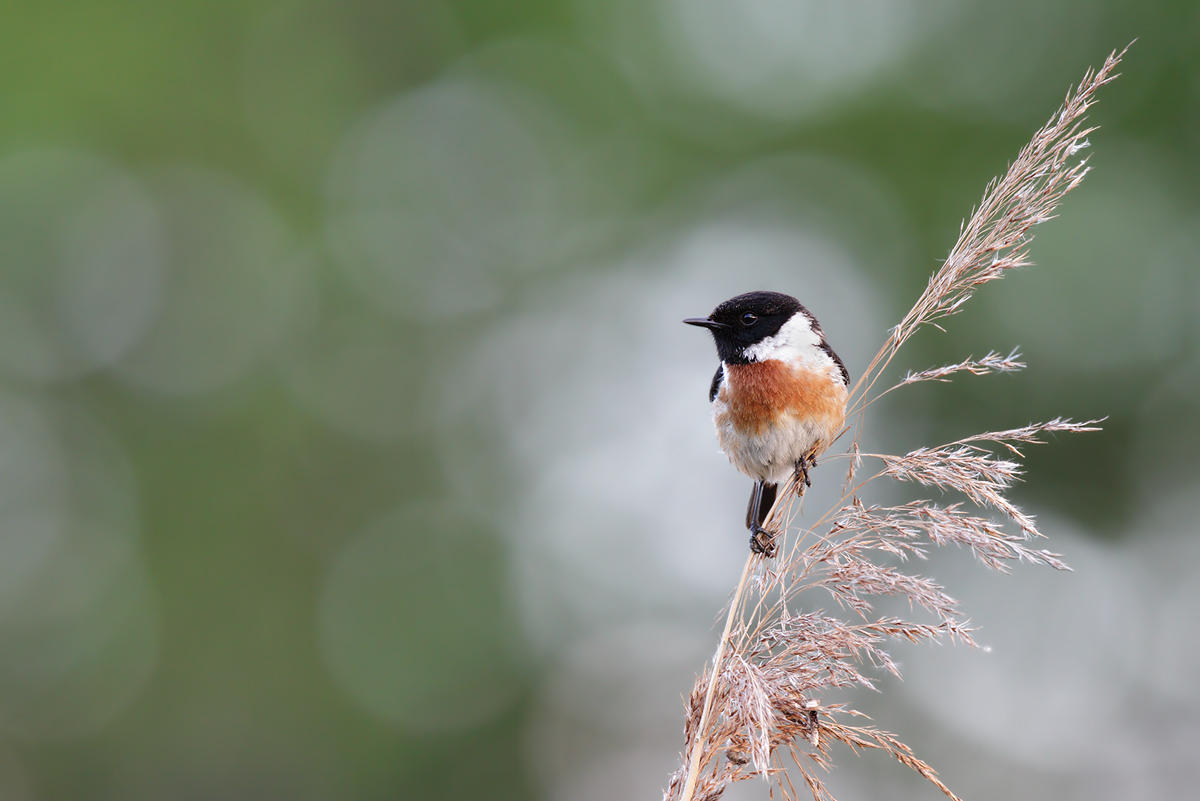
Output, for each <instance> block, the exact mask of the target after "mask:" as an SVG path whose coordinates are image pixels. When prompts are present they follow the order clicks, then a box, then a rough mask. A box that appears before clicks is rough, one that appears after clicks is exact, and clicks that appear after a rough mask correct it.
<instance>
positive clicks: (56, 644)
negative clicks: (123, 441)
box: [0, 393, 158, 740]
mask: <svg viewBox="0 0 1200 801" xmlns="http://www.w3.org/2000/svg"><path fill="white" fill-rule="evenodd" d="M13 423H19V424H21V425H22V426H26V427H27V428H26V429H25V430H26V431H27V432H28V431H36V432H37V435H36V436H32V435H29V434H26V436H25V438H24V439H23V440H18V441H14V439H13V438H12V437H9V436H6V435H5V430H6V428H7V427H8V426H10V425H12V424H13ZM14 445H16V446H20V447H19V448H18V450H19V452H18V453H14V451H13V448H14ZM39 449H40V451H41V453H39V452H38V451H39ZM14 456H20V457H22V458H24V459H26V460H28V463H29V464H30V465H31V466H33V467H34V468H35V469H34V470H33V471H32V472H31V473H30V478H29V479H27V480H25V481H23V482H9V481H7V480H6V481H4V490H5V496H6V497H5V498H4V499H3V501H4V503H3V509H2V510H0V515H3V518H4V519H3V523H4V537H3V546H2V548H3V550H4V551H5V553H4V554H3V555H4V556H11V555H13V551H14V548H13V540H12V537H13V536H14V532H15V531H18V532H19V531H21V530H22V529H21V526H22V525H24V526H29V525H30V523H31V521H34V522H37V523H40V525H38V526H36V527H35V530H33V531H30V530H29V529H28V528H26V529H25V530H24V533H25V535H26V539H28V536H31V535H32V534H40V535H41V536H42V537H43V538H44V539H43V541H42V543H41V547H40V548H39V549H38V550H39V553H38V559H37V560H36V561H34V560H29V559H25V560H23V563H22V565H21V567H22V568H23V573H20V574H18V572H17V571H16V569H15V568H12V567H6V568H5V570H4V571H0V731H4V732H6V733H7V734H9V735H10V736H13V737H17V738H20V739H34V740H44V739H49V740H57V739H62V738H70V737H78V736H81V735H84V734H88V733H90V732H93V731H95V730H96V729H98V728H100V727H101V726H103V725H105V724H106V723H108V722H109V721H111V720H112V719H113V717H114V716H115V715H117V714H118V713H119V712H120V711H121V710H123V709H124V708H125V707H126V706H127V705H128V704H129V703H130V701H132V700H133V698H135V697H136V695H137V694H138V692H139V691H140V690H141V688H142V687H143V686H144V685H145V682H146V680H147V678H148V677H149V675H150V672H151V670H152V668H153V666H154V663H155V661H156V656H157V643H158V615H157V606H156V603H155V600H154V597H153V594H152V592H151V589H150V585H149V582H148V580H147V576H146V574H145V568H144V565H143V564H142V561H141V557H140V554H139V553H138V549H137V545H136V536H137V527H138V503H137V494H136V490H135V486H134V480H133V475H132V471H131V469H130V466H129V464H128V461H127V460H126V457H125V455H124V453H123V451H122V449H121V448H120V446H119V444H118V443H117V442H116V441H115V440H114V439H113V438H112V437H111V436H110V435H109V434H108V433H107V432H106V431H104V430H103V429H102V428H100V427H99V426H98V425H97V424H96V423H95V422H94V421H93V420H92V419H91V418H90V417H88V416H86V415H85V414H83V413H82V412H80V411H79V410H77V409H74V408H72V407H65V406H61V405H59V404H51V403H46V402H40V403H39V402H38V401H37V400H36V399H33V398H29V397H19V396H12V395H10V394H8V393H0V465H7V464H8V463H9V462H10V460H11V459H12V458H13V457H14ZM40 462H41V463H44V464H43V467H42V469H36V468H38V465H39V463H40ZM51 467H53V468H54V470H53V471H52V470H51V469H50V468H51ZM0 472H4V473H6V472H7V471H6V470H3V468H0ZM6 478H8V476H6V475H0V479H6ZM43 485H46V486H43ZM39 515H40V516H41V517H42V518H43V520H41V521H37V519H36V518H37V517H38V516H39ZM12 516H17V519H16V520H14V519H12ZM46 520H51V521H53V522H54V524H55V526H56V529H55V530H54V531H50V529H49V525H47V523H46V522H45V521H46ZM26 550H28V549H26Z"/></svg>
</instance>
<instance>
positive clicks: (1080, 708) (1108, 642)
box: [0, 0, 1200, 801]
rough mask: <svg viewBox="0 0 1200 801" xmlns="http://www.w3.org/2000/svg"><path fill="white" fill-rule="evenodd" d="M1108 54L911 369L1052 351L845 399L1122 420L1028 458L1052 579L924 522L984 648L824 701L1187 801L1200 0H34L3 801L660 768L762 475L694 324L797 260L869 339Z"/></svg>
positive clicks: (1037, 791) (843, 341)
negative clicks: (1078, 147) (1013, 218)
mask: <svg viewBox="0 0 1200 801" xmlns="http://www.w3.org/2000/svg"><path fill="white" fill-rule="evenodd" d="M1135 37H1136V38H1137V39H1138V42H1137V44H1136V45H1135V46H1134V47H1133V49H1132V50H1131V51H1130V54H1129V56H1128V58H1127V60H1126V62H1125V64H1123V65H1122V69H1121V72H1123V73H1124V74H1123V77H1122V78H1121V79H1120V80H1119V81H1118V82H1117V83H1116V84H1114V85H1112V86H1109V87H1107V88H1105V89H1104V90H1103V91H1102V92H1101V95H1100V104H1099V105H1098V106H1097V107H1096V109H1095V110H1094V112H1093V114H1092V116H1091V122H1093V123H1095V124H1100V125H1102V126H1103V127H1102V129H1101V130H1100V131H1099V132H1098V133H1096V134H1094V135H1093V136H1092V143H1093V148H1092V150H1091V151H1089V152H1091V153H1092V154H1093V156H1092V158H1093V161H1092V164H1093V165H1094V167H1095V171H1094V173H1093V174H1092V175H1091V176H1090V177H1089V178H1088V180H1087V181H1086V182H1085V184H1084V185H1083V186H1082V187H1081V188H1080V189H1079V190H1077V192H1075V193H1074V194H1072V195H1071V196H1070V197H1068V199H1067V201H1066V202H1065V204H1064V206H1063V207H1062V210H1061V214H1060V217H1059V219H1056V220H1054V221H1053V222H1051V223H1049V224H1047V225H1046V226H1043V228H1042V229H1041V230H1039V231H1038V232H1037V233H1038V238H1037V240H1036V242H1035V244H1034V246H1033V256H1034V259H1035V260H1036V261H1037V262H1038V264H1037V267H1036V268H1034V269H1031V270H1029V271H1025V272H1023V273H1021V274H1016V275H1011V276H1009V277H1007V278H1006V279H1005V280H1004V281H1003V282H1000V284H996V285H992V286H989V287H986V288H985V289H984V291H983V292H981V294H980V296H979V297H978V298H976V299H975V300H973V301H972V302H971V303H970V305H969V306H968V307H967V311H966V313H964V314H963V315H961V316H960V317H958V318H954V319H953V320H951V321H950V324H949V325H948V332H947V333H946V334H940V333H937V332H933V331H930V332H926V333H925V334H923V335H922V336H921V337H919V338H918V339H917V340H916V341H914V342H913V343H912V345H911V346H909V347H908V348H906V350H905V351H904V353H903V358H902V359H901V362H902V363H901V364H899V365H897V367H898V369H899V370H901V371H902V370H905V369H909V368H912V369H923V368H925V367H929V366H932V365H935V364H939V363H943V362H946V361H958V360H960V359H962V358H965V357H966V356H968V355H971V354H974V355H976V356H980V355H982V354H983V353H985V352H986V351H988V350H989V349H993V348H994V349H997V350H1001V351H1003V352H1005V353H1007V352H1008V350H1009V349H1011V348H1012V347H1014V346H1019V347H1020V348H1021V350H1022V352H1023V353H1024V354H1025V356H1026V358H1027V360H1028V362H1029V364H1030V368H1029V369H1028V370H1027V371H1026V372H1024V373H1022V374H1019V375H1016V376H996V377H987V378H967V379H960V380H958V381H956V382H955V383H953V384H949V385H935V386H921V387H913V388H911V389H910V390H909V391H906V392H905V393H899V394H897V395H896V396H895V402H894V403H892V404H891V405H890V406H888V407H887V408H885V409H881V410H880V412H879V415H878V416H877V417H876V418H875V419H874V420H873V421H872V424H871V427H870V429H869V433H868V437H869V441H870V443H871V446H872V447H876V448H891V449H901V448H910V447H914V446H916V445H918V444H934V443H937V442H941V441H944V440H946V439H951V438H956V437H958V436H963V435H965V434H968V433H973V432H975V431H979V430H983V429H988V428H991V429H997V428H1006V427H1010V426H1016V425H1022V424H1025V423H1028V422H1030V421H1032V420H1036V419H1046V418H1049V417H1053V416H1056V415H1059V414H1062V415H1069V416H1072V417H1075V418H1077V419H1086V418H1091V417H1101V416H1108V421H1107V422H1106V423H1105V430H1104V432H1103V433H1101V434H1093V435H1087V436H1082V437H1076V438H1068V439H1063V440H1061V441H1058V442H1055V443H1053V444H1051V445H1049V446H1045V447H1041V448H1036V449H1033V450H1032V452H1031V453H1030V459H1029V476H1028V479H1029V480H1028V481H1027V483H1026V484H1024V485H1023V486H1021V487H1020V488H1019V489H1018V490H1017V491H1016V496H1017V498H1018V500H1020V501H1021V502H1022V503H1023V504H1025V505H1026V506H1027V507H1028V508H1029V509H1030V510H1032V511H1033V512H1035V513H1037V514H1038V515H1039V519H1040V520H1041V522H1042V525H1043V528H1044V530H1045V531H1046V532H1047V533H1048V534H1049V535H1050V537H1051V547H1052V548H1054V549H1056V550H1061V551H1063V552H1064V553H1065V554H1066V558H1067V560H1068V561H1069V562H1071V563H1072V564H1073V565H1074V566H1075V568H1076V572H1075V573H1072V574H1067V575H1060V574H1051V573H1050V572H1049V571H1039V570H1035V569H1032V568H1026V569H1018V570H1017V572H1016V575H1015V576H1012V577H1007V578H1003V577H1001V578H997V577H994V576H989V575H986V574H985V573H984V571H983V569H982V568H980V567H978V566H974V565H972V564H971V563H970V560H969V558H967V557H966V555H964V554H953V553H951V554H944V555H938V556H937V557H936V558H934V559H933V560H931V563H930V564H929V565H927V566H926V565H922V566H921V567H922V568H927V569H928V570H929V571H930V572H933V573H934V574H935V575H936V576H938V577H939V578H941V579H943V580H944V581H945V582H946V583H947V585H948V587H949V590H950V592H951V593H952V594H954V595H956V596H959V597H961V598H962V599H963V600H964V602H965V605H966V612H967V614H968V616H970V617H971V618H972V619H973V620H974V621H975V622H976V623H977V624H980V625H981V626H982V631H981V635H980V638H981V640H982V641H983V642H985V643H986V644H988V645H990V646H992V650H991V652H990V653H985V652H967V651H964V650H963V649H961V648H926V649H923V650H915V649H899V654H900V656H901V658H902V661H903V667H904V669H905V672H906V677H907V680H906V681H905V682H904V683H900V682H895V681H888V680H884V681H882V683H881V686H882V687H883V688H884V689H885V692H884V693H883V694H882V695H861V696H854V697H853V700H855V702H856V703H858V704H859V705H860V706H862V708H864V709H865V710H866V711H868V712H870V713H872V714H873V716H874V717H875V718H876V720H877V721H878V722H879V723H880V724H881V725H882V726H884V727H885V728H889V729H891V730H893V731H896V732H897V733H899V734H900V735H901V737H902V739H904V740H905V741H906V742H909V743H910V744H911V745H913V746H914V747H915V748H916V749H917V752H918V754H919V755H921V756H922V757H924V758H926V759H928V760H929V761H930V762H932V763H933V764H934V765H935V766H936V767H938V768H939V769H940V770H941V771H942V774H943V778H945V780H946V781H947V782H948V783H949V785H950V786H951V787H952V788H954V789H955V790H956V791H958V792H959V793H960V794H962V795H964V796H965V797H968V798H973V799H987V798H997V799H999V798H1010V797H1014V796H1020V797H1025V798H1056V799H1059V798H1076V797H1078V798H1083V797H1086V798H1089V799H1102V798H1118V797H1120V798H1124V797H1130V796H1132V797H1158V796H1161V797H1182V796H1184V795H1186V794H1188V793H1189V792H1191V791H1192V788H1194V787H1195V784H1196V781H1197V779H1200V768H1198V767H1197V762H1196V759H1195V753H1196V752H1197V749H1198V748H1200V715H1197V711H1198V710H1200V689H1198V687H1197V684H1196V681H1195V677H1196V676H1197V675H1200V638H1198V637H1197V636H1196V634H1195V621H1196V619H1197V618H1198V617H1200V544H1198V539H1197V535H1196V533H1197V524H1196V520H1197V512H1198V511H1200V464H1198V463H1197V455H1200V416H1198V414H1197V412H1198V411H1200V363H1198V361H1197V355H1198V345H1200V281H1198V280H1197V276H1198V272H1197V256H1196V254H1197V252H1198V248H1200V213H1198V212H1200V4H1197V3H1187V2H1166V1H1163V2H1145V1H1144V0H1142V1H1141V2H1130V1H1128V0H1107V2H1098V1H1097V0H1057V1H1056V2H1043V1H1042V0H1016V2H1006V3H994V2H985V0H841V1H840V2H837V3H827V2H818V1H817V0H724V1H722V0H574V2H571V0H528V1H524V0H504V1H503V2H498V1H496V0H490V1H489V0H419V1H418V0H413V1H412V2H390V3H389V2H376V1H373V0H344V1H342V2H334V0H296V1H294V2H292V1H285V2H277V1H274V0H272V1H271V2H257V1H251V2H242V3H225V2H199V1H198V0H179V1H178V2H173V3H161V2H146V1H145V0H141V1H133V0H131V1H130V2H64V1H62V0H41V2H17V1H15V0H13V1H10V2H6V3H4V4H3V14H2V16H0V798H3V799H6V800H7V799H18V800H20V801H25V800H26V799H77V798H89V799H152V798H153V799H181V800H184V799H186V800H191V799H209V798H214V799H215V798H221V799H385V798H398V799H410V798H411V799H460V798H461V799H468V798H470V799H474V798H488V799H570V800H571V801H575V800H576V799H616V798H656V797H658V794H659V793H660V792H661V788H662V787H663V786H664V785H665V783H666V779H667V776H668V774H669V773H670V771H672V770H674V768H675V765H676V764H677V758H678V750H679V748H680V747H681V745H682V732H681V728H682V714H681V713H682V705H681V703H680V694H681V693H683V692H685V691H686V690H687V689H688V688H689V687H690V685H691V681H692V678H693V676H694V674H695V672H696V671H698V670H699V669H700V667H701V665H702V664H703V662H704V660H705V658H707V656H708V655H709V653H710V652H711V648H712V646H713V644H714V642H715V638H716V632H715V630H714V628H713V620H714V617H715V616H716V615H717V613H718V611H719V609H720V606H721V605H722V603H723V602H724V600H725V597H726V593H727V592H728V591H729V590H730V589H731V587H732V586H733V583H734V581H735V578H736V574H737V571H738V570H739V569H740V566H741V562H742V554H743V553H744V548H745V534H744V532H743V531H742V529H741V526H740V517H741V513H742V509H743V504H744V496H745V494H746V492H747V491H748V482H747V481H746V480H745V479H744V478H743V477H741V476H739V475H738V474H736V472H735V471H733V470H732V469H731V468H730V467H729V466H728V465H727V464H726V463H725V460H724V458H723V457H722V456H720V454H718V453H716V446H715V441H714V438H713V434H712V431H711V429H710V426H709V423H708V411H707V408H706V403H705V391H706V389H707V386H708V381H709V378H710V376H711V372H712V369H713V367H714V366H715V365H714V362H715V357H714V355H713V353H712V348H711V343H709V342H708V341H707V339H706V338H705V337H703V336H702V335H701V334H698V333H697V332H695V331H693V330H691V329H687V328H686V327H684V326H680V325H679V324H678V321H679V320H680V319H681V318H682V317H685V316H694V315H703V314H706V313H707V312H708V311H709V310H710V309H711V308H712V307H713V306H714V305H715V304H716V303H717V302H719V301H721V300H723V299H724V298H726V297H728V296H730V295H732V294H735V293H737V292H741V291H748V290H751V289H760V288H761V289H766V288H770V289H776V290H780V291H785V292H789V293H791V294H794V295H796V296H798V297H800V298H801V300H802V301H803V302H805V303H806V304H807V305H808V306H809V307H810V308H811V309H812V310H813V311H814V312H815V313H816V314H817V315H818V316H819V317H820V318H821V320H822V322H823V323H824V325H825V329H826V331H827V333H828V334H829V338H830V341H831V342H832V343H833V345H834V347H835V348H836V349H837V350H838V351H839V352H840V353H841V354H842V355H843V357H844V358H845V360H846V362H847V365H848V366H849V368H850V371H851V373H852V374H853V375H855V376H857V375H858V374H859V373H861V371H862V370H863V369H864V368H865V366H866V364H867V361H869V358H870V356H871V354H873V352H874V350H875V349H876V347H877V346H878V344H879V342H880V341H881V340H882V338H883V336H884V334H885V332H886V330H887V328H888V327H889V326H891V325H892V324H894V323H895V322H896V321H897V320H899V318H900V316H901V315H902V313H903V312H904V311H905V310H906V309H907V308H908V305H909V304H910V303H911V301H912V300H913V299H914V298H915V297H916V295H917V293H918V292H919V291H920V289H921V288H922V287H923V286H924V282H925V280H926V278H927V276H928V275H929V273H930V272H931V271H932V270H933V269H935V268H936V266H937V264H938V259H939V258H942V257H944V256H945V254H946V253H947V252H948V250H949V248H950V246H951V245H952V244H953V241H954V239H955V237H956V235H957V232H958V226H959V223H960V221H961V220H962V219H963V218H964V217H965V216H967V215H968V214H969V213H970V210H971V207H972V205H973V204H974V203H975V202H976V201H977V200H978V198H979V196H980V195H981V193H982V190H983V187H984V185H985V183H986V181H987V180H988V179H989V178H990V177H992V176H993V175H995V174H998V173H1000V172H1002V171H1003V170H1004V168H1005V166H1006V164H1007V162H1008V160H1009V159H1011V158H1013V157H1014V156H1015V154H1016V153H1017V150H1018V149H1019V148H1020V146H1021V145H1022V144H1023V143H1024V142H1025V141H1027V139H1028V138H1029V136H1030V135H1031V134H1032V133H1033V131H1034V130H1035V129H1036V128H1037V127H1038V126H1039V125H1040V124H1041V123H1042V122H1044V121H1045V120H1046V119H1047V118H1049V116H1050V114H1051V113H1052V112H1053V111H1054V109H1055V108H1056V107H1057V105H1058V104H1059V102H1060V101H1061V99H1062V97H1063V95H1064V94H1065V92H1066V90H1067V88H1068V86H1070V85H1073V84H1075V83H1077V82H1078V81H1079V79H1080V78H1081V77H1082V75H1083V73H1084V70H1085V69H1086V68H1087V67H1088V66H1099V65H1100V64H1101V63H1102V62H1103V59H1104V57H1105V56H1106V55H1107V54H1108V53H1109V52H1110V51H1111V50H1113V49H1114V48H1117V49H1119V48H1121V47H1123V46H1124V45H1125V44H1126V43H1128V42H1129V41H1130V40H1132V39H1134V38H1135ZM839 470H840V468H827V469H826V470H825V471H818V472H817V474H816V478H817V482H816V483H817V487H816V488H815V491H814V495H813V496H812V497H810V499H809V503H810V504H813V503H820V502H821V499H822V498H823V497H825V496H822V495H821V491H822V487H824V489H831V488H832V485H835V484H838V483H839V482H838V481H837V480H836V479H837V478H838V475H837V474H838V472H839ZM822 472H823V473H824V475H822ZM814 603H818V604H825V603H827V600H826V599H819V600H817V601H814ZM837 757H838V762H839V764H840V769H839V771H838V772H837V773H836V774H835V775H834V776H833V778H832V779H831V786H832V787H833V788H834V790H835V792H836V793H837V794H838V796H839V798H841V799H842V801H850V799H855V798H935V797H940V796H938V794H937V791H936V790H935V789H934V788H933V787H931V786H928V785H926V784H924V783H923V782H922V781H921V780H920V779H918V778H916V777H913V776H910V775H909V774H908V773H907V772H906V771H905V770H904V769H903V768H901V767H899V766H897V765H895V764H894V763H890V762H888V761H887V760H886V759H884V758H882V757H877V758H871V757H864V758H862V759H856V758H855V757H853V756H852V755H851V754H849V753H844V752H843V753H839V754H837ZM766 795H767V788H766V786H765V785H762V784H758V783H749V784H747V785H742V786H739V787H737V788H734V790H732V791H731V792H730V794H729V796H728V797H730V798H738V799H741V798H765V797H766Z"/></svg>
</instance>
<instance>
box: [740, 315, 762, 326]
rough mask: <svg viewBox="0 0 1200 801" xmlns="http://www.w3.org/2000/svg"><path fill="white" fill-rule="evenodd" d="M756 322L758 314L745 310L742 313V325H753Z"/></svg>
mask: <svg viewBox="0 0 1200 801" xmlns="http://www.w3.org/2000/svg"><path fill="white" fill-rule="evenodd" d="M757 322H758V315H757V314H755V313H754V312H746V313H745V314H743V315H742V325H747V326H749V325H754V324H755V323H757Z"/></svg>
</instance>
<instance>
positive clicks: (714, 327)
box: [684, 317, 729, 331]
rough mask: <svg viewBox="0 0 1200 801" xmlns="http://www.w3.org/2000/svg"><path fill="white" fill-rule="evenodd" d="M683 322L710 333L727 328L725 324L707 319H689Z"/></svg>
mask: <svg viewBox="0 0 1200 801" xmlns="http://www.w3.org/2000/svg"><path fill="white" fill-rule="evenodd" d="M684 322H685V323H687V324H688V325H698V326H700V327H701V328H707V329H709V330H710V331H718V330H720V329H722V328H728V327H729V326H727V325H725V323H718V322H717V321H716V320H710V319H709V318H707V317H689V318H687V319H686V320H684Z"/></svg>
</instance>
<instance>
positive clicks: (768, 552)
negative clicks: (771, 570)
mask: <svg viewBox="0 0 1200 801" xmlns="http://www.w3.org/2000/svg"><path fill="white" fill-rule="evenodd" d="M778 537H779V534H778V532H775V531H771V530H770V529H769V528H763V527H762V526H760V525H757V524H755V525H753V526H751V527H750V550H751V551H753V552H754V553H756V554H758V555H759V556H762V557H764V558H766V559H770V558H771V557H772V556H774V555H775V552H776V550H777V549H778V545H777V543H776V540H777V539H778Z"/></svg>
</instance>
